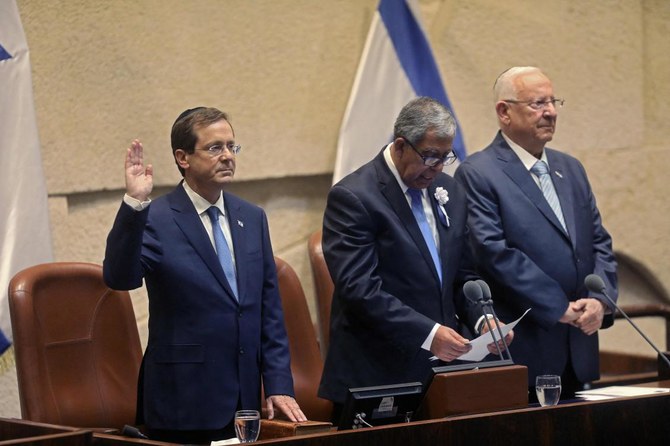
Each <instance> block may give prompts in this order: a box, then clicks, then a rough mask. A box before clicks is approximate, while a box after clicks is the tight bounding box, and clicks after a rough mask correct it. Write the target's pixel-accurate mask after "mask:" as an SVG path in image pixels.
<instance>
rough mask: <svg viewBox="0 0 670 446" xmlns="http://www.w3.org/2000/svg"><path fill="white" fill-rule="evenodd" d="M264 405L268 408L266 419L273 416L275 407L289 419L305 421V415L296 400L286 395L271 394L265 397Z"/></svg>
mask: <svg viewBox="0 0 670 446" xmlns="http://www.w3.org/2000/svg"><path fill="white" fill-rule="evenodd" d="M265 402H266V407H267V409H268V419H270V420H271V419H273V418H274V417H275V408H277V410H279V411H280V412H282V413H283V414H284V415H286V416H287V417H288V419H289V420H291V421H307V417H305V414H304V413H302V410H301V409H300V406H298V402H297V401H296V400H295V399H294V398H293V397H292V396H288V395H271V396H269V397H267V398H266V400H265Z"/></svg>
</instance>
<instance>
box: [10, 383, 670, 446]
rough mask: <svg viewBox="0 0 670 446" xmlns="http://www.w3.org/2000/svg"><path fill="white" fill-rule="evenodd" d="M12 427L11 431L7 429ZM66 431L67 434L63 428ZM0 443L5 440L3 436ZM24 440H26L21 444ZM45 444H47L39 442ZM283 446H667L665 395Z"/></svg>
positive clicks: (669, 396) (669, 418)
mask: <svg viewBox="0 0 670 446" xmlns="http://www.w3.org/2000/svg"><path fill="white" fill-rule="evenodd" d="M642 385H644V386H648V387H656V386H658V387H670V381H661V382H651V383H645V384H642ZM26 423H29V422H23V421H20V420H9V421H6V420H0V434H3V435H7V433H8V432H14V434H12V435H14V436H15V437H19V438H20V437H22V436H25V435H31V434H36V435H55V436H64V435H74V436H75V437H73V438H72V439H71V440H74V441H70V442H65V443H63V442H57V441H58V440H59V438H54V439H53V440H54V442H42V441H40V442H35V443H25V442H24V443H4V442H2V441H0V445H4V444H35V445H60V444H74V445H82V446H83V445H86V444H91V442H86V438H85V437H77V436H76V434H78V433H79V434H82V433H83V434H87V435H90V432H89V431H79V432H77V431H74V432H72V431H70V432H68V431H63V430H61V433H57V431H58V428H55V430H56V432H53V431H51V432H50V431H49V430H50V429H53V428H48V427H46V428H45V427H43V426H32V428H35V429H36V430H33V431H31V430H25V429H27V428H31V426H30V424H26ZM12 425H14V426H12ZM63 429H70V430H72V428H63ZM0 439H1V440H5V439H7V437H5V436H3V437H2V438H0ZM24 440H28V438H24ZM43 440H46V439H43ZM92 444H94V445H110V446H112V445H113V446H122V445H127V446H130V445H147V446H148V445H168V444H169V443H160V442H154V441H147V440H135V439H131V438H123V437H118V436H114V435H106V434H97V433H96V434H93V439H92ZM258 444H259V446H260V445H263V444H268V445H274V444H281V445H287V446H335V445H337V446H340V445H341V446H372V445H390V446H393V445H468V446H469V445H484V444H491V445H533V446H536V445H537V446H543V445H547V446H549V445H551V446H556V445H580V446H583V445H586V446H588V445H598V446H600V445H606V446H616V445H645V446H651V445H670V393H663V394H655V395H650V396H643V397H630V398H616V399H610V400H605V401H592V402H586V401H570V402H561V404H559V405H558V406H555V407H546V408H541V407H529V408H524V409H516V410H506V411H500V412H491V413H484V414H477V415H463V416H454V417H447V418H443V419H438V420H430V421H419V422H413V423H407V424H398V425H392V426H386V427H377V428H368V429H360V430H356V431H344V432H333V433H327V434H316V435H306V436H301V437H294V438H285V439H276V440H265V441H259V442H258Z"/></svg>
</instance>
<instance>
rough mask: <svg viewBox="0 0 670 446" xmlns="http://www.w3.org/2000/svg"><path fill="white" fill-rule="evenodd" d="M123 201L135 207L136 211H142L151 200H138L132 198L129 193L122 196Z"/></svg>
mask: <svg viewBox="0 0 670 446" xmlns="http://www.w3.org/2000/svg"><path fill="white" fill-rule="evenodd" d="M123 202H124V203H126V204H127V205H128V206H130V207H131V208H133V209H135V210H136V211H143V210H145V209H146V208H147V207H149V204H150V203H151V200H147V201H140V200H138V199H137V198H133V197H131V196H130V195H128V194H125V195H124V196H123Z"/></svg>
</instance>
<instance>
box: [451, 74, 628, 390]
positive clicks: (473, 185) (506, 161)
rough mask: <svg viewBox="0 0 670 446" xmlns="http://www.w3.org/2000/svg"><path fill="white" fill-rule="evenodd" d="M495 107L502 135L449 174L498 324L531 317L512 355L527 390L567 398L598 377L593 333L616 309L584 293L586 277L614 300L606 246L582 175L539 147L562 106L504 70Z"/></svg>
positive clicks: (540, 80)
mask: <svg viewBox="0 0 670 446" xmlns="http://www.w3.org/2000/svg"><path fill="white" fill-rule="evenodd" d="M494 100H495V110H496V114H497V116H498V124H499V127H500V131H499V132H498V134H497V135H496V137H495V139H494V140H493V142H492V143H491V144H490V145H489V146H488V147H487V148H486V149H484V150H482V151H481V152H478V153H475V154H473V155H471V156H469V157H468V158H467V159H466V160H465V162H463V163H462V164H461V165H460V166H459V168H458V170H457V171H456V175H455V177H456V180H457V181H459V182H460V183H462V184H463V185H464V186H465V189H466V191H467V195H468V212H469V214H468V225H469V226H470V231H471V232H470V234H471V240H472V242H473V249H474V252H475V258H476V260H477V266H478V269H479V272H480V273H481V274H482V275H483V276H484V279H485V280H486V281H487V282H488V283H489V285H490V287H491V290H492V295H493V300H494V302H495V306H496V312H497V314H498V316H500V317H501V318H503V319H504V318H511V319H516V318H517V317H519V316H520V315H521V314H522V313H523V312H524V311H525V310H526V309H527V308H531V309H532V310H531V311H530V313H528V315H527V316H526V317H525V318H524V319H523V320H522V321H521V322H520V323H519V325H517V327H516V341H515V342H514V344H513V345H512V347H511V348H510V351H511V353H512V357H513V358H514V360H515V362H517V363H521V364H524V365H526V366H528V379H529V381H528V383H529V386H534V384H535V377H536V376H537V375H543V374H554V375H560V376H561V377H562V384H563V394H562V396H564V397H569V396H570V395H572V394H574V392H575V391H577V390H579V389H580V388H581V387H583V384H584V383H588V382H590V381H593V380H595V379H598V377H599V366H598V335H597V331H598V329H600V328H604V327H607V326H609V325H611V324H612V322H613V319H612V316H611V313H612V311H613V308H609V307H608V305H607V302H606V301H605V300H604V297H599V296H593V295H590V294H589V292H588V290H587V289H586V288H585V286H584V279H585V277H586V276H587V275H588V274H591V273H595V274H597V275H598V276H600V277H601V278H602V279H603V280H604V282H605V284H606V287H607V293H608V294H609V295H610V296H612V297H613V298H616V296H617V291H616V287H617V278H616V262H615V259H614V255H613V252H612V241H611V238H610V236H609V234H608V233H607V231H606V230H605V229H604V228H603V226H602V224H601V218H600V213H599V211H598V208H597V207H596V203H595V198H594V197H593V193H592V191H591V187H590V185H589V181H588V178H587V177H586V172H585V171H584V167H583V166H582V165H581V163H580V162H579V161H577V160H576V159H575V158H573V157H571V156H569V155H567V154H564V153H561V152H558V151H556V150H552V149H549V148H546V147H545V144H546V143H548V142H549V141H551V140H552V138H553V136H554V131H555V129H556V119H557V116H558V110H559V109H560V107H561V106H562V105H563V100H562V99H558V98H556V97H555V96H554V90H553V86H552V82H551V80H550V79H549V78H548V77H547V76H546V75H545V74H544V73H543V72H542V71H541V70H539V69H538V68H535V67H514V68H510V69H509V70H507V71H505V72H504V73H503V74H501V75H500V77H499V78H498V79H497V81H496V83H495V86H494ZM530 395H531V397H534V396H535V392H534V391H532V392H531V393H530Z"/></svg>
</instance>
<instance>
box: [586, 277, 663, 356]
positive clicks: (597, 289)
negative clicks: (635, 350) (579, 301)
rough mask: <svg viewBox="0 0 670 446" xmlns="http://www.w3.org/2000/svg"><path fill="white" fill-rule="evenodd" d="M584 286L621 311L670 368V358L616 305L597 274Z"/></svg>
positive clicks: (588, 278)
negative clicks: (603, 297)
mask: <svg viewBox="0 0 670 446" xmlns="http://www.w3.org/2000/svg"><path fill="white" fill-rule="evenodd" d="M584 285H586V288H588V290H589V291H591V292H592V293H598V294H602V295H603V296H605V298H606V299H607V300H608V301H609V302H610V303H611V304H612V305H613V306H614V308H616V309H617V310H618V311H619V313H621V314H622V315H623V317H624V318H626V320H627V321H628V323H630V324H631V325H632V326H633V328H634V329H635V330H637V332H638V333H640V336H642V337H643V338H644V340H645V341H647V344H649V345H651V347H652V348H653V349H654V350H656V353H658V354H659V356H660V357H661V358H663V361H665V364H666V365H667V366H668V368H670V360H668V358H667V357H666V356H665V355H664V354H663V353H661V351H660V350H659V349H658V347H656V346H655V345H654V343H653V342H651V340H650V339H649V338H648V337H647V336H646V335H645V334H644V333H642V330H640V329H639V328H638V326H637V325H636V324H635V322H633V321H632V320H631V318H629V317H628V315H627V314H626V312H625V311H623V310H622V309H621V307H619V306H618V305H617V304H616V302H614V300H612V298H611V297H609V296H608V295H607V292H606V290H605V289H606V287H605V282H603V279H601V278H600V276H598V275H596V274H589V275H588V276H586V279H584Z"/></svg>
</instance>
